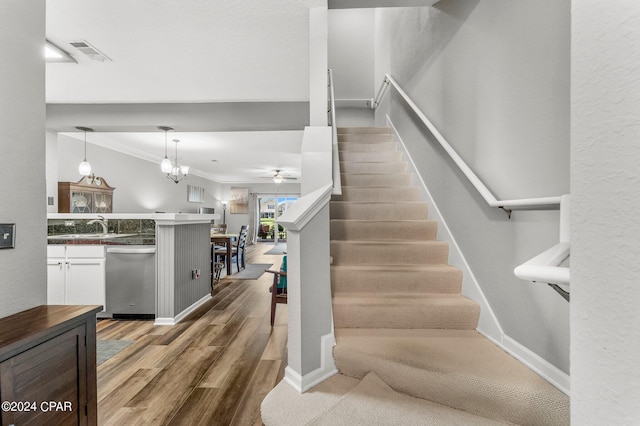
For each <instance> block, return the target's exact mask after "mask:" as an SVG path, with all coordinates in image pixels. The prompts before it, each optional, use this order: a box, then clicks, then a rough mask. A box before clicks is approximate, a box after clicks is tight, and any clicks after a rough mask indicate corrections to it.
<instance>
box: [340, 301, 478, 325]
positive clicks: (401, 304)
mask: <svg viewBox="0 0 640 426" xmlns="http://www.w3.org/2000/svg"><path fill="white" fill-rule="evenodd" d="M479 315H480V308H479V306H478V304H477V303H476V302H473V301H471V300H469V299H467V298H465V297H463V296H461V295H460V294H443V293H436V294H429V293H405V294H399V293H365V292H358V293H334V295H333V319H334V323H335V326H336V327H351V328H371V327H379V328H391V329H402V328H405V329H414V328H433V329H440V328H452V329H460V330H475V328H476V326H477V324H478V317H479Z"/></svg>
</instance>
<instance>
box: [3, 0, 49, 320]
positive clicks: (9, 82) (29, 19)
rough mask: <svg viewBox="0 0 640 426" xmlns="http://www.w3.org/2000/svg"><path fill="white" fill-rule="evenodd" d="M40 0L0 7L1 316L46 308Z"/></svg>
mask: <svg viewBox="0 0 640 426" xmlns="http://www.w3.org/2000/svg"><path fill="white" fill-rule="evenodd" d="M44 15H45V2H44V0H34V1H28V2H25V1H22V0H8V1H2V2H0V52H1V53H2V57H3V58H4V59H3V60H2V61H0V76H2V78H0V147H1V148H2V154H1V155H0V156H1V158H2V165H1V166H0V179H1V180H2V186H0V223H15V224H16V248H15V249H6V250H0V317H4V316H7V315H10V314H13V313H15V312H19V311H22V310H24V309H28V308H31V307H34V306H37V305H41V304H45V303H47V282H46V280H47V276H46V252H45V249H46V243H45V241H46V236H47V230H46V225H47V223H46V222H47V221H46V216H45V213H46V207H45V206H46V204H45V176H44V171H45V129H44V124H45V102H44V90H45V88H44V72H45V69H44V68H45V65H44V59H43V57H42V46H43V45H44V37H45V36H44V22H45V16H44Z"/></svg>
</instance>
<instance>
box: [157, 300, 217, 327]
mask: <svg viewBox="0 0 640 426" xmlns="http://www.w3.org/2000/svg"><path fill="white" fill-rule="evenodd" d="M210 298H211V295H210V294H207V295H206V296H204V297H202V298H201V299H200V300H198V301H197V302H195V303H193V304H192V305H191V306H189V307H188V308H187V309H185V310H184V311H182V312H180V313H179V314H178V315H176V316H175V317H173V318H156V320H155V321H154V323H153V325H176V324H177V323H179V322H180V321H182V320H183V319H185V317H186V316H187V315H189V314H190V313H192V312H193V311H195V310H196V309H198V308H199V307H200V306H202V305H203V304H205V303H206V302H207V301H208V300H209V299H210Z"/></svg>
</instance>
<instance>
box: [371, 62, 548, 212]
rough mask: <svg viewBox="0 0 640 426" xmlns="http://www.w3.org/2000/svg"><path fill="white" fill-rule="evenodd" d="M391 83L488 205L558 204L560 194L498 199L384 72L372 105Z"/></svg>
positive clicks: (533, 206) (522, 207)
mask: <svg viewBox="0 0 640 426" xmlns="http://www.w3.org/2000/svg"><path fill="white" fill-rule="evenodd" d="M389 84H392V85H393V86H394V87H395V89H396V90H397V91H398V93H399V94H400V96H402V98H403V99H404V101H405V102H406V103H407V105H409V106H410V107H411V109H412V110H413V112H414V113H415V114H416V115H417V116H418V117H419V118H420V120H422V122H423V123H424V125H425V126H427V128H428V129H429V131H430V132H431V134H433V136H434V137H435V138H436V140H437V141H438V143H439V144H440V146H442V148H443V149H444V150H445V151H446V152H447V154H449V156H450V157H451V159H452V160H453V161H454V163H456V165H457V166H458V168H459V169H460V171H462V173H464V175H465V176H466V177H467V179H469V181H470V182H471V184H472V185H473V186H474V187H475V188H476V190H477V191H478V192H479V193H480V195H481V196H482V198H484V200H485V201H486V202H487V204H488V205H489V206H490V207H499V208H502V209H505V210H506V209H520V210H527V209H540V208H545V207H555V206H559V205H560V196H555V197H543V198H524V199H517V200H498V199H496V197H495V196H494V195H493V194H492V193H491V191H489V189H488V188H487V187H486V186H485V185H484V183H482V181H481V180H480V179H479V178H478V176H476V174H475V173H474V172H473V170H471V168H469V166H468V165H467V163H465V162H464V160H463V159H462V158H461V157H460V156H459V155H458V153H457V152H456V151H455V150H454V149H453V147H451V145H450V144H449V142H447V140H446V139H445V138H444V136H442V134H440V132H439V131H438V129H436V127H435V126H434V125H433V123H431V121H429V119H428V118H427V117H426V116H425V115H424V114H423V113H422V111H420V109H419V108H418V106H417V105H416V104H415V103H414V102H413V101H412V100H411V98H409V96H408V95H407V94H406V93H405V91H404V90H402V88H401V87H400V85H398V83H397V82H396V81H395V80H394V79H393V78H392V77H391V76H390V75H389V74H386V75H385V77H384V81H383V83H382V86H381V87H380V90H378V94H377V95H376V98H375V100H374V102H373V104H372V107H373V108H375V107H377V106H378V105H379V104H380V101H381V99H382V97H383V96H384V94H385V93H386V87H388V86H389Z"/></svg>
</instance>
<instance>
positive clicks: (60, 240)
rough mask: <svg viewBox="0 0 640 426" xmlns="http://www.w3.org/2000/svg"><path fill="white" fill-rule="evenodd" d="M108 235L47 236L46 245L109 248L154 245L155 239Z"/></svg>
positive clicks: (129, 235)
mask: <svg viewBox="0 0 640 426" xmlns="http://www.w3.org/2000/svg"><path fill="white" fill-rule="evenodd" d="M117 235H118V234H110V235H109V236H108V237H104V238H100V237H99V236H98V235H96V234H94V235H91V234H87V236H83V235H82V234H77V235H74V236H73V237H71V238H70V237H68V236H64V235H49V236H48V237H47V244H64V245H88V244H92V245H109V246H130V245H155V244H156V237H155V235H154V234H123V235H122V236H117Z"/></svg>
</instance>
